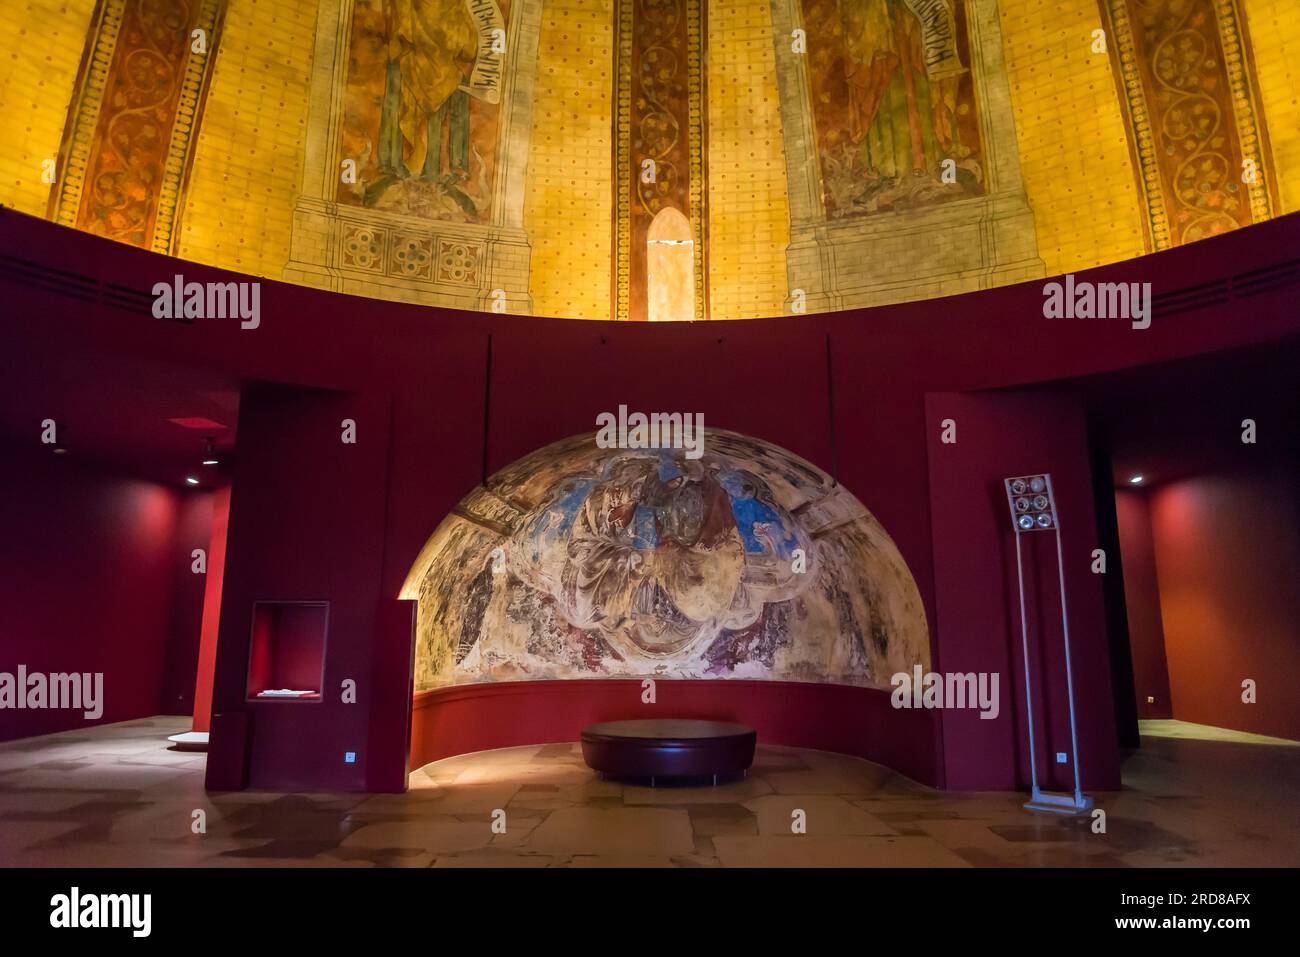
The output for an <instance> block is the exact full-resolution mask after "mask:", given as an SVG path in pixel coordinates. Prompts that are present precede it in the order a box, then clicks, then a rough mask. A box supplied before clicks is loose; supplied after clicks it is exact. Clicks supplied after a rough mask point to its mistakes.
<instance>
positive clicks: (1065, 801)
mask: <svg viewBox="0 0 1300 957" xmlns="http://www.w3.org/2000/svg"><path fill="white" fill-rule="evenodd" d="M1003 484H1004V486H1005V488H1006V492H1007V504H1008V506H1010V508H1011V527H1012V530H1013V531H1014V532H1015V536H1016V583H1017V585H1018V587H1019V590H1020V644H1021V649H1022V651H1023V654H1024V668H1025V716H1026V718H1027V719H1028V727H1029V776H1030V784H1031V788H1032V793H1031V796H1030V799H1029V801H1028V802H1027V803H1026V804H1025V807H1026V808H1028V809H1029V810H1031V811H1048V812H1051V813H1054V814H1081V813H1084V812H1087V811H1089V810H1091V809H1092V805H1093V802H1092V798H1090V797H1086V796H1085V795H1084V793H1083V787H1082V784H1081V781H1080V772H1079V734H1078V729H1077V726H1076V723H1075V713H1074V671H1073V668H1072V667H1071V664H1070V619H1069V613H1068V611H1067V610H1066V604H1065V558H1064V553H1063V551H1062V548H1061V522H1060V513H1059V512H1058V511H1057V509H1056V495H1055V493H1054V491H1053V489H1052V476H1051V475H1049V474H1047V473H1043V474H1041V475H1027V476H1022V477H1017V478H1009V479H1005V480H1004V482H1003ZM1048 529H1051V530H1052V531H1054V532H1055V533H1056V571H1057V579H1058V581H1059V582H1060V586H1061V631H1062V634H1063V635H1064V636H1065V687H1066V692H1067V696H1068V699H1069V707H1070V751H1071V759H1072V760H1073V762H1074V795H1073V796H1070V795H1066V794H1053V793H1050V792H1045V791H1043V790H1042V789H1041V788H1040V787H1039V786H1038V761H1037V754H1036V749H1035V747H1034V701H1033V691H1032V689H1031V684H1030V680H1029V622H1028V620H1027V618H1026V617H1025V572H1024V564H1023V561H1022V559H1021V548H1020V536H1021V535H1022V534H1026V533H1029V532H1037V531H1047V530H1048Z"/></svg>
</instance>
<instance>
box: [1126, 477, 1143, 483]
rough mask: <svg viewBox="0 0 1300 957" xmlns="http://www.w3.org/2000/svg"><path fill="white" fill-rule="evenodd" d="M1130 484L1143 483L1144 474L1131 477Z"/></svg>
mask: <svg viewBox="0 0 1300 957" xmlns="http://www.w3.org/2000/svg"><path fill="white" fill-rule="evenodd" d="M1128 484H1129V485H1141V484H1142V476H1140V475H1134V476H1133V477H1132V478H1130V479H1129V480H1128Z"/></svg>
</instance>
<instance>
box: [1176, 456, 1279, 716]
mask: <svg viewBox="0 0 1300 957" xmlns="http://www.w3.org/2000/svg"><path fill="white" fill-rule="evenodd" d="M1298 477H1300V471H1297V469H1296V467H1295V465H1294V463H1291V464H1281V465H1274V466H1268V467H1265V468H1254V469H1248V470H1242V471H1234V472H1230V473H1222V474H1217V475H1207V476H1201V477H1198V478H1192V479H1187V480H1185V481H1180V482H1174V483H1172V484H1169V485H1165V486H1161V487H1160V488H1158V489H1156V490H1155V491H1154V492H1153V493H1152V498H1151V526H1152V532H1153V537H1154V540H1155V553H1156V567H1157V568H1158V570H1159V576H1160V609H1161V615H1162V617H1163V620H1164V632H1165V649H1166V653H1167V654H1168V658H1169V683H1170V688H1171V691H1172V693H1173V714H1174V717H1175V718H1178V719H1179V720H1182V721H1194V722H1196V723H1198V724H1208V725H1214V726H1217V727H1222V728H1233V729H1235V730H1238V731H1253V732H1255V733H1258V734H1268V735H1274V736H1277V737H1282V738H1293V739H1297V740H1300V695H1297V694H1296V691H1295V676H1296V675H1297V674H1300V588H1297V581H1298V580H1300V484H1298V483H1297V478H1298ZM1246 678H1251V679H1254V681H1255V682H1256V684H1257V686H1258V702H1257V703H1255V704H1245V703H1243V702H1242V700H1241V695H1242V681H1243V679H1246Z"/></svg>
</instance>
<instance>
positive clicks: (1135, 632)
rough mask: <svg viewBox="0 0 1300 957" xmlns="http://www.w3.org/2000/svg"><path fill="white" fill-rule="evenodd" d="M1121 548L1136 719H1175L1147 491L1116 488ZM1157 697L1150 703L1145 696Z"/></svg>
mask: <svg viewBox="0 0 1300 957" xmlns="http://www.w3.org/2000/svg"><path fill="white" fill-rule="evenodd" d="M1115 513H1116V516H1117V517H1118V519H1119V540H1120V550H1121V553H1122V558H1123V562H1124V603H1125V606H1126V607H1127V609H1128V633H1129V646H1130V650H1131V652H1132V656H1133V694H1134V697H1136V699H1137V713H1138V717H1139V718H1142V719H1150V718H1172V717H1173V716H1174V714H1173V698H1172V696H1171V695H1170V693H1169V663H1168V661H1167V660H1166V658H1165V629H1164V622H1163V621H1161V618H1160V582H1159V577H1158V575H1157V573H1156V550H1155V543H1154V541H1152V538H1151V508H1150V499H1149V496H1148V494H1147V492H1146V491H1145V490H1140V491H1137V490H1129V489H1117V490H1116V492H1115ZM1148 697H1151V698H1155V701H1154V702H1151V703H1148V702H1147V698H1148Z"/></svg>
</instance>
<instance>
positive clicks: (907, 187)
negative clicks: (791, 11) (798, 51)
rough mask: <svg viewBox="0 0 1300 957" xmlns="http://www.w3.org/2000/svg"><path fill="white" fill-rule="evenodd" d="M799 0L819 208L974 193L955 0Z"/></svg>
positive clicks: (963, 40)
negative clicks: (814, 135) (818, 173)
mask: <svg viewBox="0 0 1300 957" xmlns="http://www.w3.org/2000/svg"><path fill="white" fill-rule="evenodd" d="M802 3H803V13H804V23H805V27H806V29H807V33H808V54H809V56H808V73H809V83H810V86H811V88H812V100H813V116H814V120H815V122H816V126H817V144H818V153H819V156H820V159H821V172H822V192H823V200H824V202H825V205H826V212H827V215H829V216H831V217H842V216H849V215H854V214H861V213H873V212H885V211H890V210H903V209H914V208H917V207H922V206H933V205H936V204H939V203H943V202H948V201H950V200H953V199H961V198H963V197H966V196H973V195H979V194H981V193H983V192H984V182H985V175H984V163H983V157H982V155H981V150H980V137H979V123H978V116H977V113H976V105H975V99H974V92H973V88H972V82H971V75H970V69H969V63H970V54H969V48H968V40H967V36H966V21H965V4H964V0H802ZM945 161H951V162H950V163H947V164H946V167H945ZM945 173H946V174H947V175H946V176H945Z"/></svg>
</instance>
